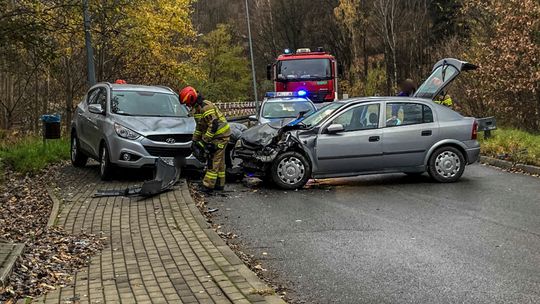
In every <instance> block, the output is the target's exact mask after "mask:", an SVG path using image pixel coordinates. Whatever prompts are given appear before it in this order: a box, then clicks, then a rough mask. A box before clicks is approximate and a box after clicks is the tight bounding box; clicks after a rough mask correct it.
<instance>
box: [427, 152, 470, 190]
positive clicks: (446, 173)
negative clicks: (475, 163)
mask: <svg viewBox="0 0 540 304" xmlns="http://www.w3.org/2000/svg"><path fill="white" fill-rule="evenodd" d="M465 165H466V163H465V157H463V153H461V151H459V150H458V149H456V148H454V147H450V146H445V147H441V148H438V149H437V150H435V152H433V154H431V156H430V158H429V163H428V173H429V175H430V176H431V178H433V179H434V180H435V181H437V182H439V183H453V182H456V181H457V180H458V179H459V178H460V177H461V175H463V171H465Z"/></svg>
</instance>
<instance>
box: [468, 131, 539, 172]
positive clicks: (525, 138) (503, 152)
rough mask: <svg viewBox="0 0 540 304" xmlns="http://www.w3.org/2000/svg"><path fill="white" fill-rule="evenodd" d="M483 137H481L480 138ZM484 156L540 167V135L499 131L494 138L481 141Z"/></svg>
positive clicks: (494, 133)
mask: <svg viewBox="0 0 540 304" xmlns="http://www.w3.org/2000/svg"><path fill="white" fill-rule="evenodd" d="M479 137H481V136H479ZM480 143H481V145H482V154H484V155H486V156H490V157H495V158H504V159H506V160H509V161H511V162H514V163H521V164H526V165H533V166H540V134H532V133H528V132H525V131H521V130H516V129H498V130H496V131H494V132H493V137H492V138H490V139H488V140H485V139H483V137H482V138H481V139H480Z"/></svg>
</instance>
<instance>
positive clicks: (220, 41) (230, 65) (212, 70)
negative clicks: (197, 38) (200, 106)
mask: <svg viewBox="0 0 540 304" xmlns="http://www.w3.org/2000/svg"><path fill="white" fill-rule="evenodd" d="M203 49H204V51H205V55H204V57H203V60H202V64H201V68H202V70H203V73H204V74H203V75H204V77H202V78H201V79H202V80H199V81H194V83H196V86H197V88H199V90H200V91H201V92H202V93H203V94H204V95H205V97H207V98H208V99H210V100H212V101H222V102H227V101H244V100H246V99H247V95H248V93H249V88H250V81H251V77H250V73H249V68H248V60H247V58H246V56H245V55H244V49H243V48H242V47H241V46H240V45H237V44H234V43H233V42H232V35H231V27H230V26H227V25H224V24H219V25H218V26H217V28H216V29H215V30H214V31H212V32H210V33H209V34H207V35H206V36H205V37H204V38H203Z"/></svg>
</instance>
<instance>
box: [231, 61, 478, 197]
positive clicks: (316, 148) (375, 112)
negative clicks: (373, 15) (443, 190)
mask: <svg viewBox="0 0 540 304" xmlns="http://www.w3.org/2000/svg"><path fill="white" fill-rule="evenodd" d="M474 68H475V66H474V65H471V64H469V63H466V62H462V61H459V60H456V59H445V60H444V61H441V62H439V63H438V64H437V65H435V67H434V69H433V72H432V74H431V75H430V77H429V78H428V79H427V80H426V82H425V83H424V84H423V85H422V86H421V87H420V88H419V90H418V91H417V93H416V94H417V97H367V98H356V99H350V100H347V101H341V102H334V103H331V104H329V105H327V106H325V107H324V108H322V109H320V110H319V111H317V112H315V113H314V114H313V115H310V116H309V117H307V118H305V119H303V120H301V121H296V122H293V123H290V124H288V125H287V126H285V127H281V126H275V125H272V124H265V125H261V126H256V127H254V128H251V129H249V130H247V131H246V132H244V134H243V135H242V137H241V140H240V141H238V143H237V145H236V147H235V151H234V155H235V157H238V158H240V159H242V166H243V167H244V170H246V171H247V172H248V173H249V174H252V175H255V176H260V177H262V178H264V179H268V180H271V181H273V182H274V183H275V184H276V185H278V186H279V187H281V188H284V189H296V188H300V187H302V186H304V185H305V184H306V182H307V181H308V180H309V179H310V178H329V177H344V176H356V175H362V174H375V173H393V172H404V173H407V174H411V175H415V174H422V173H424V172H426V171H427V172H428V173H429V174H430V176H431V177H432V178H433V179H435V180H436V181H438V182H455V181H457V180H458V179H459V178H460V177H461V175H462V174H463V171H464V170H465V166H466V165H467V164H471V163H474V162H476V161H477V160H478V157H479V153H480V145H479V143H478V141H477V140H476V137H477V129H478V124H477V122H476V119H475V118H472V117H463V116H462V115H460V114H459V113H457V112H455V111H453V110H451V109H450V108H448V107H445V106H442V105H439V104H436V103H434V102H433V101H432V100H433V99H435V98H436V97H437V96H439V94H441V93H442V90H443V89H444V88H445V87H446V86H447V85H448V84H449V83H450V82H452V80H454V79H455V78H456V77H457V75H458V74H459V73H460V72H461V71H464V70H472V69H474ZM419 97H421V98H419Z"/></svg>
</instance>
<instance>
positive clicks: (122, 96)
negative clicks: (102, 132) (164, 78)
mask: <svg viewBox="0 0 540 304" xmlns="http://www.w3.org/2000/svg"><path fill="white" fill-rule="evenodd" d="M111 111H112V112H113V113H116V114H119V115H126V116H156V117H187V116H188V113H189V111H188V109H187V108H186V107H185V106H184V105H181V104H180V102H178V97H177V96H176V95H174V94H167V93H156V92H144V91H113V93H112V99H111Z"/></svg>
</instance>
